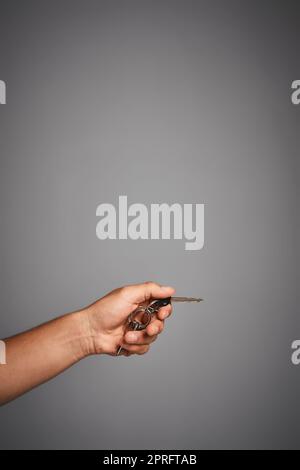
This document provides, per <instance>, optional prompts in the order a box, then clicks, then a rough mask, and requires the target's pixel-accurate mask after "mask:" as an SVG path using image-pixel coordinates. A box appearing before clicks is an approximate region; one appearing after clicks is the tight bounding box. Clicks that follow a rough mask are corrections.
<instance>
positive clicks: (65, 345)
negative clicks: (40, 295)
mask: <svg viewBox="0 0 300 470" xmlns="http://www.w3.org/2000/svg"><path fill="white" fill-rule="evenodd" d="M85 328H86V327H85V321H84V312H78V313H71V314H68V315H64V316H63V317H60V318H58V319H56V320H53V321H51V322H49V323H46V324H44V325H41V326H39V327H37V328H34V329H33V330H30V331H27V332H25V333H22V334H20V335H17V336H14V337H12V338H8V339H6V340H5V344H6V362H7V364H6V365H1V366H0V405H1V404H4V403H6V402H8V401H10V400H12V399H14V398H16V397H17V396H19V395H21V394H23V393H25V392H27V391H28V390H31V389H32V388H34V387H36V386H37V385H39V384H41V383H43V382H46V381H47V380H49V379H51V378H52V377H55V376H56V375H58V374H60V373H61V372H62V371H64V370H65V369H67V368H68V367H70V366H71V365H72V364H74V363H76V362H78V361H79V360H80V359H82V358H83V357H85V356H86V355H88V354H89V340H88V335H87V331H86V330H85Z"/></svg>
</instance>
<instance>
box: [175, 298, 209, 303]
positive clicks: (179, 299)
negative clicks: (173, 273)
mask: <svg viewBox="0 0 300 470" xmlns="http://www.w3.org/2000/svg"><path fill="white" fill-rule="evenodd" d="M202 301H203V299H200V298H197V297H171V302H202Z"/></svg>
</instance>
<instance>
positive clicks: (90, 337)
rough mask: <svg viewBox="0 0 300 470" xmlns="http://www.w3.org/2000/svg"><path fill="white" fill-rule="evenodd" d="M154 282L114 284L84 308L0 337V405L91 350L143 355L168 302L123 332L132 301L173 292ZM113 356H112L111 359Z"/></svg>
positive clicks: (160, 324) (159, 326)
mask: <svg viewBox="0 0 300 470" xmlns="http://www.w3.org/2000/svg"><path fill="white" fill-rule="evenodd" d="M174 292H175V291H174V289H173V288H172V287H163V286H160V285H159V284H156V283H154V282H146V283H143V284H137V285H130V286H126V287H121V288H119V289H116V290H114V291H112V292H110V293H109V294H107V295H105V296H104V297H103V298H101V299H99V300H97V301H96V302H94V303H93V304H91V305H89V306H88V307H86V308H84V309H82V310H79V311H77V312H73V313H69V314H67V315H64V316H62V317H59V318H57V319H55V320H52V321H51V322H48V323H45V324H43V325H41V326H38V327H36V328H34V329H32V330H30V331H27V332H24V333H21V334H18V335H16V336H13V337H11V338H7V339H5V340H4V341H5V344H6V362H7V364H6V365H0V405H3V404H4V403H7V402H9V401H11V400H13V399H15V398H17V397H18V396H20V395H22V394H23V393H25V392H27V391H29V390H31V389H32V388H34V387H36V386H38V385H40V384H41V383H44V382H46V381H48V380H50V379H52V378H53V377H55V376H56V375H58V374H60V373H61V372H63V371H64V370H66V369H67V368H68V367H70V366H72V365H73V364H75V363H76V362H78V361H80V360H81V359H83V358H85V357H87V356H90V355H95V354H109V355H115V353H116V350H117V348H118V346H119V345H122V346H123V349H124V351H123V352H122V355H124V356H131V355H132V354H139V355H142V354H145V353H146V352H148V350H149V348H150V345H151V343H153V341H155V340H156V339H157V336H158V334H159V333H161V332H162V331H163V328H164V320H165V319H166V318H167V317H168V316H170V314H171V312H172V306H171V305H167V306H166V307H163V308H161V309H160V310H159V312H158V313H157V315H155V317H154V318H153V319H152V322H151V323H150V324H149V325H148V327H147V328H146V329H145V330H144V331H126V320H127V317H128V315H129V314H130V313H131V312H132V311H133V310H135V309H136V307H137V306H138V305H142V304H147V303H149V301H151V300H152V299H162V298H164V297H169V296H172V295H173V294H174ZM116 360H117V359H116Z"/></svg>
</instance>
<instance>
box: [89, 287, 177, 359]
mask: <svg viewBox="0 0 300 470" xmlns="http://www.w3.org/2000/svg"><path fill="white" fill-rule="evenodd" d="M173 294H174V289H173V288H172V287H164V286H160V285H159V284H156V283H154V282H146V283H143V284H137V285H130V286H126V287H121V288H119V289H116V290H114V291H112V292H110V293H109V294H107V295H106V296H105V297H103V298H101V299H100V300H98V301H97V302H95V303H94V304H92V305H90V306H89V307H88V308H87V309H85V312H86V313H87V319H88V322H87V325H88V330H89V331H88V337H89V338H90V339H89V346H88V347H89V351H90V354H110V355H116V352H117V351H118V349H119V347H120V346H122V351H120V352H119V353H121V354H122V355H125V356H130V355H132V354H145V353H146V352H147V351H148V350H149V347H150V344H151V343H152V342H153V341H155V340H156V338H157V335H158V334H159V333H161V332H162V330H163V328H164V320H165V319H166V318H167V317H168V316H169V315H170V314H171V312H172V306H171V305H170V303H168V304H167V305H165V306H163V307H162V308H160V309H159V311H158V312H157V313H155V315H154V316H153V319H152V321H151V323H149V324H148V325H147V326H146V328H145V329H143V331H128V325H127V323H128V317H129V315H130V314H132V312H134V311H135V310H136V309H137V308H138V307H139V306H141V305H145V306H147V305H148V304H149V302H151V301H152V300H153V299H166V298H170V297H171V296H172V295H173Z"/></svg>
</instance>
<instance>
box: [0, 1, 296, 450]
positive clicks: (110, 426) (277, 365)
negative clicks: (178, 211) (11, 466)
mask: <svg viewBox="0 0 300 470" xmlns="http://www.w3.org/2000/svg"><path fill="white" fill-rule="evenodd" d="M297 3H298V2H297V1H274V0H272V1H271V0H270V1H262V0H260V1H247V2H246V1H227V2H224V1H221V0H220V1H214V0H203V1H190V0H184V1H183V0H181V1H174V0H172V1H164V0H159V1H154V0H152V1H143V0H139V1H138V0H136V1H130V0H126V1H123V0H119V1H111V0H110V1H108V0H107V1H99V0H98V1H94V0H84V1H83V0H81V1H79V0H72V1H71V0H69V1H66V0H63V1H62V0H59V1H58V0H57V1H54V0H51V1H40V0H39V1H29V0H27V1H26V2H25V1H23V2H22V1H12V0H9V1H1V2H0V8H1V12H0V78H1V79H2V80H5V81H6V83H7V93H8V94H7V105H5V106H1V107H0V157H1V180H0V191H1V194H0V200H1V234H0V236H1V318H0V337H6V336H9V335H12V334H14V333H16V332H19V331H22V330H24V329H27V328H29V327H32V326H33V325H36V324H39V323H41V322H44V321H47V320H48V319H51V318H53V317H54V316H57V315H59V314H61V313H64V312H68V311H71V310H74V309H77V308H79V307H82V306H84V305H86V304H88V303H89V302H91V301H92V300H93V299H95V298H97V297H100V296H101V295H102V294H104V293H106V292H107V291H109V290H111V289H112V288H114V287H117V286H119V285H123V284H126V283H131V282H140V281H144V280H148V279H150V280H156V281H158V282H161V283H166V284H170V285H174V286H175V287H176V288H177V293H178V294H179V295H180V294H181V295H199V296H203V297H204V298H205V303H203V304H202V305H201V306H200V307H199V306H192V305H191V306H189V307H184V306H177V307H176V310H175V312H174V315H173V317H172V319H170V320H169V321H168V325H167V328H166V331H165V333H164V335H163V336H162V337H160V338H159V341H158V342H157V343H156V344H155V345H154V346H153V348H152V350H151V352H150V353H149V354H148V355H147V356H143V357H134V358H130V359H125V358H119V359H115V358H111V357H104V356H103V357H93V358H89V359H87V360H85V361H83V362H81V363H79V364H77V365H76V366H75V367H73V368H72V369H70V370H68V371H67V372H66V373H64V374H63V375H61V376H59V377H58V378H56V379H55V380H53V381H52V382H50V383H48V384H46V385H43V386H42V387H40V388H38V389H36V390H34V391H33V392H31V393H29V394H27V395H25V396H23V397H21V398H20V399H18V400H16V401H15V402H13V403H11V404H9V405H7V406H4V407H2V408H1V409H0V446H1V448H112V449H114V448H122V449H125V448H156V449H159V448H175V449H180V448H232V447H234V448H266V447H267V448H291V447H300V438H299V420H300V414H299V411H298V407H299V385H300V367H299V368H297V367H295V366H292V365H291V361H290V355H291V349H290V345H291V342H292V341H293V340H294V339H299V337H300V322H299V316H298V314H299V300H300V297H299V290H298V287H299V278H298V279H297V275H298V272H297V269H298V268H297V256H299V235H300V231H299V224H298V221H299V217H298V210H299V209H298V208H299V161H298V150H299V140H298V139H299V137H298V134H299V111H300V107H297V106H293V105H292V104H291V100H290V94H291V90H290V86H291V82H292V81H293V80H295V79H299V78H300V77H299V75H300V70H299V60H298V59H299V47H298V44H299V34H298V33H297V30H296V27H297V24H296V19H297V14H298V13H299V11H296V8H297ZM121 194H126V195H128V198H129V203H133V202H141V203H145V204H150V203H155V202H156V203H157V202H166V203H172V202H180V203H205V204H206V213H205V247H204V249H203V250H201V251H197V252H188V251H185V250H184V242H183V241H172V240H171V241H131V240H128V241H126V240H125V241H104V242H101V241H99V240H97V238H96V235H95V229H96V222H97V219H96V216H95V211H96V207H97V205H98V204H99V203H101V202H111V203H114V204H117V200H118V196H119V195H121ZM297 242H298V243H297ZM298 260H299V257H298ZM187 319H188V320H189V321H192V322H193V327H192V328H187V327H186V326H185V322H186V320H187Z"/></svg>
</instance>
